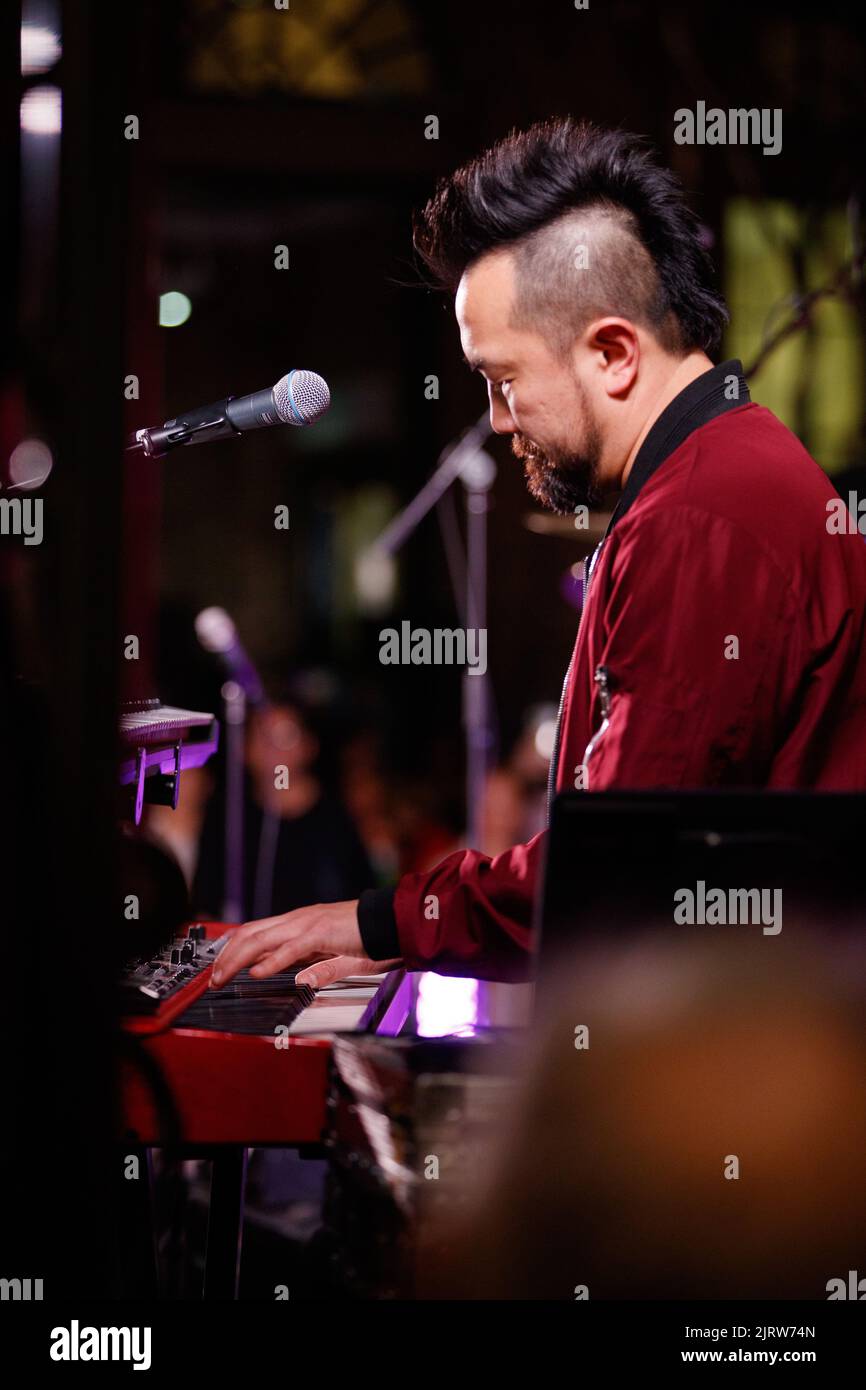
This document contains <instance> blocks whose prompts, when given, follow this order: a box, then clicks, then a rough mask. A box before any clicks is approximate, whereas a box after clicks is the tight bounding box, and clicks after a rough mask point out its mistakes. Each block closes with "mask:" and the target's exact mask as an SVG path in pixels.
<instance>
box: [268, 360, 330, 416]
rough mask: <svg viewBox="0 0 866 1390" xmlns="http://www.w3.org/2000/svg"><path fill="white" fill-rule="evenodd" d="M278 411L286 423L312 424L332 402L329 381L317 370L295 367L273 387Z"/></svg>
mask: <svg viewBox="0 0 866 1390" xmlns="http://www.w3.org/2000/svg"><path fill="white" fill-rule="evenodd" d="M274 404H275V405H276V407H277V414H278V415H279V417H280V419H281V420H282V421H283V422H284V423H285V424H287V425H314V424H315V423H316V421H317V420H320V419H321V418H322V416H323V415H324V413H325V411H326V410H327V409H328V406H329V405H330V404H331V393H330V391H329V390H328V383H327V382H326V381H325V378H324V377H321V376H319V374H318V372H305V371H303V370H302V369H301V368H300V367H296V368H295V369H294V370H293V371H291V372H289V373H288V374H287V375H286V376H284V377H281V378H280V380H279V381H278V382H277V384H276V386H275V387H274Z"/></svg>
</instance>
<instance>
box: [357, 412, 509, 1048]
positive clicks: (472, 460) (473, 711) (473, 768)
mask: <svg viewBox="0 0 866 1390" xmlns="http://www.w3.org/2000/svg"><path fill="white" fill-rule="evenodd" d="M490 434H491V428H490V418H489V416H488V415H487V413H486V412H485V413H484V414H483V415H482V416H481V417H480V418H479V419H478V420H477V421H476V422H475V424H474V425H471V426H470V427H469V429H467V430H465V431H464V433H463V434H462V435H461V436H460V437H459V438H458V439H456V440H455V441H453V442H452V443H451V444H448V445H446V447H445V448H444V449H443V450H442V452H441V454H440V455H439V458H438V459H437V465H436V469H435V470H434V472H433V474H432V475H431V477H430V478H428V480H427V482H426V483H425V484H424V486H423V487H422V488H421V490H420V492H418V493H416V495H415V497H413V499H412V501H411V502H410V503H409V504H408V506H406V507H404V509H403V511H402V512H400V513H399V514H398V515H397V516H396V517H395V518H394V520H393V521H392V522H391V523H390V524H389V525H388V526H387V527H386V528H385V530H384V531H383V532H382V533H381V535H380V536H379V537H378V539H377V540H375V541H374V542H373V545H372V547H371V549H372V550H374V551H375V550H381V551H384V552H385V553H386V554H388V555H394V554H395V553H396V552H397V551H398V550H400V549H401V547H402V546H403V545H404V544H405V543H406V541H407V540H408V539H409V537H410V536H411V535H412V533H413V532H414V531H415V529H416V527H417V526H418V524H419V522H420V521H421V520H422V518H423V517H425V516H426V515H427V513H428V512H429V511H430V510H431V508H433V507H434V506H436V505H437V503H440V502H442V501H443V500H444V498H445V494H446V493H447V491H448V489H449V488H450V486H451V484H452V483H453V482H454V481H455V479H456V478H461V480H462V482H463V486H464V489H465V493H466V553H465V565H462V564H461V561H462V560H463V548H462V546H461V545H460V544H459V539H458V538H457V537H456V536H455V535H454V534H450V533H449V531H448V530H447V529H446V528H445V526H444V523H443V542H444V545H445V551H446V559H447V561H448V572H449V576H450V580H451V585H452V588H453V591H454V601H455V604H456V606H457V611H458V613H459V615H460V618H461V621H462V622H463V624H464V627H471V628H475V629H476V630H479V629H483V628H486V626H487V513H488V511H489V493H490V489H491V488H492V486H493V483H494V482H495V480H496V463H495V462H494V460H493V459H492V458H491V457H490V455H489V454H488V453H486V452H485V450H484V449H483V448H482V445H483V444H484V443H485V441H486V440H487V438H488V437H489V435H490ZM440 520H441V514H440ZM455 529H456V528H455ZM461 570H462V573H461ZM461 581H462V586H463V589H464V590H465V592H461ZM463 730H464V743H465V748H466V836H467V842H468V844H469V846H470V847H472V846H474V845H478V843H479V842H480V839H481V813H482V809H483V800H484V787H485V780H486V775H487V771H488V766H489V762H490V752H491V749H492V748H493V745H494V741H495V731H494V727H493V719H492V696H491V686H490V677H489V675H488V673H487V671H486V670H485V672H484V674H483V675H473V674H471V673H470V670H469V667H468V666H467V667H466V669H465V670H464V672H463ZM441 983H442V985H443V987H444V986H445V983H446V982H445V981H444V980H443V981H442V982H441ZM449 983H451V984H454V983H455V982H453V981H450V982H449ZM457 983H458V984H459V983H461V982H457ZM487 1013H488V1010H487V1008H486V1005H485V986H484V984H483V982H481V981H479V982H478V992H477V996H476V1002H475V1022H476V1024H481V1023H484V1022H486V1021H487Z"/></svg>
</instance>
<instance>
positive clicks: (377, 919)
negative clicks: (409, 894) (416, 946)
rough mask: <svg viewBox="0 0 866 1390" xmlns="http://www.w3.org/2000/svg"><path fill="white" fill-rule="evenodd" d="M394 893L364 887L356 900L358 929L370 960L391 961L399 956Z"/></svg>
mask: <svg viewBox="0 0 866 1390" xmlns="http://www.w3.org/2000/svg"><path fill="white" fill-rule="evenodd" d="M394 891H395V890H394V889H393V888H365V889H364V892H363V893H362V894H361V896H360V897H359V899H358V927H359V929H360V932H361V941H362V943H363V946H364V950H365V951H366V952H367V955H368V956H369V957H370V959H371V960H393V959H394V958H395V957H396V956H399V955H400V937H399V934H398V932H397V917H396V915H395V913H394Z"/></svg>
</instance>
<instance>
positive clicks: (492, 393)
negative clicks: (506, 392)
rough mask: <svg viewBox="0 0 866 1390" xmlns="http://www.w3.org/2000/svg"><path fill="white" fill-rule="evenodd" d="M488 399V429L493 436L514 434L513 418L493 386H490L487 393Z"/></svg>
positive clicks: (500, 394)
mask: <svg viewBox="0 0 866 1390" xmlns="http://www.w3.org/2000/svg"><path fill="white" fill-rule="evenodd" d="M488 395H489V397H490V428H491V429H492V430H493V433H494V434H516V433H517V425H516V424H515V423H514V416H513V415H512V414H511V411H510V410H509V409H508V406H507V405H506V404H505V401H504V400H503V397H502V392H501V391H497V390H496V387H495V386H490V389H489V391H488Z"/></svg>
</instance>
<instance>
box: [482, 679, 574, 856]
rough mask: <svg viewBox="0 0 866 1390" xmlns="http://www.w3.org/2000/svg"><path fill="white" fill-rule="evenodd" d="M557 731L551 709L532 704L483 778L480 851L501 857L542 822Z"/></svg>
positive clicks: (543, 820)
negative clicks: (495, 764) (503, 754)
mask: <svg viewBox="0 0 866 1390" xmlns="http://www.w3.org/2000/svg"><path fill="white" fill-rule="evenodd" d="M555 733H556V706H555V705H552V704H541V705H533V706H531V708H530V709H528V710H527V711H526V714H525V716H524V720H523V725H522V728H521V730H520V733H519V735H518V737H517V741H516V742H515V744H514V747H513V749H512V750H511V753H510V755H509V756H508V758H506V759H505V761H504V762H503V763H502V764H501V765H500V766H499V767H496V768H494V769H493V770H492V771H491V772H490V773H489V774H488V777H487V780H486V783H485V787H484V801H483V806H482V815H481V836H482V839H481V848H482V850H483V851H484V853H485V854H489V855H491V856H495V855H497V854H502V853H504V851H505V850H507V849H508V847H509V846H510V845H514V844H517V843H519V842H524V841H527V840H531V839H532V837H533V835H537V834H538V832H539V831H540V830H543V829H544V827H545V825H546V824H547V779H548V775H549V771H550V756H551V753H552V752H553V741H554V737H555Z"/></svg>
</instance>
